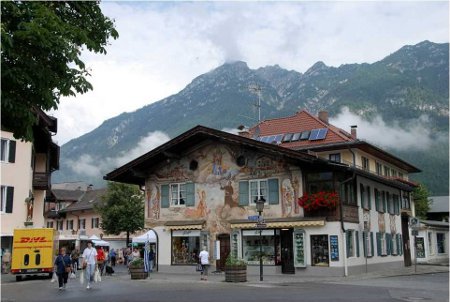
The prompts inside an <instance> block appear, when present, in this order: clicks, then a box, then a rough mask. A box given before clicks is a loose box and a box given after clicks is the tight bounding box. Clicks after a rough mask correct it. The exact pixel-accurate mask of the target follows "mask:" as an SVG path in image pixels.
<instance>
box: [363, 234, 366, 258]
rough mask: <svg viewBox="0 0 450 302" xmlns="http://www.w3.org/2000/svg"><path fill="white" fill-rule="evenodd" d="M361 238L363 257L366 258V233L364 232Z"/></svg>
mask: <svg viewBox="0 0 450 302" xmlns="http://www.w3.org/2000/svg"><path fill="white" fill-rule="evenodd" d="M362 237H363V250H364V257H367V233H366V232H363V233H362Z"/></svg>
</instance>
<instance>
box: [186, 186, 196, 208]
mask: <svg viewBox="0 0 450 302" xmlns="http://www.w3.org/2000/svg"><path fill="white" fill-rule="evenodd" d="M186 206H187V207H193V206H195V184H194V183H193V182H190V183H187V184H186Z"/></svg>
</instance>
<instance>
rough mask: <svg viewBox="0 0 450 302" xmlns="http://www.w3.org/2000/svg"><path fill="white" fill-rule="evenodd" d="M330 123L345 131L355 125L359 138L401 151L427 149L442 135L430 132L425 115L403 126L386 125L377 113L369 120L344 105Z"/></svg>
mask: <svg viewBox="0 0 450 302" xmlns="http://www.w3.org/2000/svg"><path fill="white" fill-rule="evenodd" d="M330 123H331V124H333V125H335V126H337V127H339V128H342V129H344V130H347V131H349V130H350V126H351V125H357V126H358V128H357V136H358V138H359V139H363V140H366V141H368V142H371V143H373V144H375V145H377V146H380V147H383V148H389V149H396V150H402V151H403V150H427V149H429V148H430V147H431V146H432V144H433V143H434V142H435V141H436V140H441V139H443V135H444V134H441V133H431V131H430V128H429V124H428V117H427V116H426V115H422V116H421V117H420V118H419V119H417V120H411V121H410V122H409V123H407V124H406V125H404V126H400V125H399V124H398V123H397V122H393V124H392V125H388V124H386V122H385V121H384V120H383V119H382V118H381V116H379V115H377V116H375V117H374V118H373V119H372V120H370V121H369V120H366V119H363V118H362V117H361V116H359V115H356V114H354V113H352V112H350V110H349V109H348V108H347V107H344V108H343V109H342V111H341V113H339V114H338V115H337V116H336V117H333V118H330Z"/></svg>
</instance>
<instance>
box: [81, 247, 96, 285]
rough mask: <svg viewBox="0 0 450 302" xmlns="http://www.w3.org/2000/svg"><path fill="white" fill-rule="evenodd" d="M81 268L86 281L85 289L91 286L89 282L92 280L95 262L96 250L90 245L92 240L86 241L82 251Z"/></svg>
mask: <svg viewBox="0 0 450 302" xmlns="http://www.w3.org/2000/svg"><path fill="white" fill-rule="evenodd" d="M83 261H84V263H83V268H84V267H86V268H85V270H86V271H85V275H86V281H87V286H86V288H87V289H90V288H91V282H92V281H93V280H94V273H95V266H96V264H97V251H96V250H95V249H94V248H93V247H92V241H88V243H87V248H85V249H84V251H83Z"/></svg>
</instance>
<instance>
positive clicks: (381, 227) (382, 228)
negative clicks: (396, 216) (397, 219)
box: [378, 213, 386, 233]
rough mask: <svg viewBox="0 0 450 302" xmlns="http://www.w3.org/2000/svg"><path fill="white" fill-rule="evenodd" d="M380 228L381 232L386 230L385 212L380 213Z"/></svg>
mask: <svg viewBox="0 0 450 302" xmlns="http://www.w3.org/2000/svg"><path fill="white" fill-rule="evenodd" d="M378 229H379V230H380V232H381V233H384V232H386V224H385V220H384V213H378Z"/></svg>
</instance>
